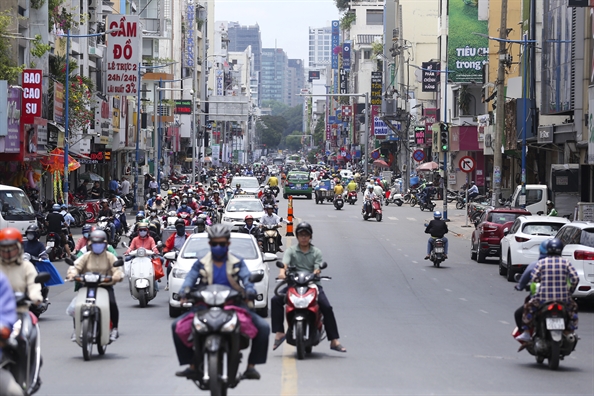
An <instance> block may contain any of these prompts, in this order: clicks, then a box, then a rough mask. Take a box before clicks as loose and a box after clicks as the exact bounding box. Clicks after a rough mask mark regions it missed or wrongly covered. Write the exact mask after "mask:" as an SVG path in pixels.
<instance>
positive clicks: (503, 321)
mask: <svg viewBox="0 0 594 396" xmlns="http://www.w3.org/2000/svg"><path fill="white" fill-rule="evenodd" d="M499 323H503V324H505V325H508V324H509V322H506V321H505V320H500V321H499Z"/></svg>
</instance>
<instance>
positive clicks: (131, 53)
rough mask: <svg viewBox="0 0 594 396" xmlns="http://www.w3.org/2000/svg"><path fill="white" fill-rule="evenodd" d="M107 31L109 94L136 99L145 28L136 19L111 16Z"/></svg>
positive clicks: (130, 16) (137, 18)
mask: <svg viewBox="0 0 594 396" xmlns="http://www.w3.org/2000/svg"><path fill="white" fill-rule="evenodd" d="M107 29H108V30H114V31H113V32H112V33H110V34H109V37H108V39H107V94H108V95H127V96H136V95H137V94H138V91H139V87H140V81H137V80H138V68H139V67H140V59H141V58H140V56H141V54H140V52H141V50H140V49H141V42H142V34H141V32H142V27H141V25H140V17H139V16H137V15H109V16H108V17H107Z"/></svg>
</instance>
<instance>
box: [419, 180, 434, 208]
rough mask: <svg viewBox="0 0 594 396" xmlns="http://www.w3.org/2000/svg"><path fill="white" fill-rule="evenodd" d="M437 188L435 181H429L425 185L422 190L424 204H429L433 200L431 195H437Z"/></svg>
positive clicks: (421, 195)
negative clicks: (434, 184)
mask: <svg viewBox="0 0 594 396" xmlns="http://www.w3.org/2000/svg"><path fill="white" fill-rule="evenodd" d="M435 193H436V190H435V187H433V183H432V182H429V183H427V184H426V185H425V188H424V189H423V190H422V191H421V194H420V200H421V203H422V204H423V205H428V204H429V203H430V202H431V197H433V195H435Z"/></svg>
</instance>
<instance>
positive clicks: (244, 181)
mask: <svg viewBox="0 0 594 396" xmlns="http://www.w3.org/2000/svg"><path fill="white" fill-rule="evenodd" d="M237 184H239V185H240V186H241V188H258V187H260V184H259V183H258V179H256V178H255V177H254V178H252V177H234V178H233V185H237Z"/></svg>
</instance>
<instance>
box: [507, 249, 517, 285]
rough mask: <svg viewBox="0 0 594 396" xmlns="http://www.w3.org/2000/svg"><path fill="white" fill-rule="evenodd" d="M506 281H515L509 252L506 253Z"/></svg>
mask: <svg viewBox="0 0 594 396" xmlns="http://www.w3.org/2000/svg"><path fill="white" fill-rule="evenodd" d="M506 275H507V281H508V282H513V281H515V279H514V275H515V273H514V270H513V268H512V259H511V254H508V255H507V274H506Z"/></svg>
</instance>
